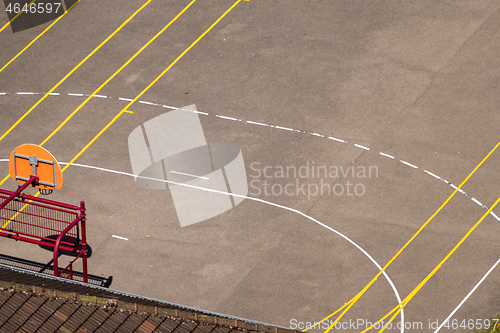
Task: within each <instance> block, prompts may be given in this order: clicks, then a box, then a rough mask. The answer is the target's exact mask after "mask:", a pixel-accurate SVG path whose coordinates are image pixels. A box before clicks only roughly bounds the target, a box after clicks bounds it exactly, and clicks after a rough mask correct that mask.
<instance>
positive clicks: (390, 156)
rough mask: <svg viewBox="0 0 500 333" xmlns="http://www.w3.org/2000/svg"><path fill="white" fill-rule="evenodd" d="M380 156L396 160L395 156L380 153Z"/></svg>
mask: <svg viewBox="0 0 500 333" xmlns="http://www.w3.org/2000/svg"><path fill="white" fill-rule="evenodd" d="M379 154H380V155H382V156H385V157H389V158H392V159H394V156H392V155H389V154H386V153H379Z"/></svg>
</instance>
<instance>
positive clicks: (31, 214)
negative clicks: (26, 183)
mask: <svg viewBox="0 0 500 333" xmlns="http://www.w3.org/2000/svg"><path fill="white" fill-rule="evenodd" d="M23 189H24V188H23ZM0 201H2V203H1V204H0V236H2V237H7V238H12V239H15V240H16V241H23V242H28V243H33V244H38V245H40V246H43V247H48V248H52V249H53V250H54V275H55V276H61V275H62V274H63V273H64V274H67V272H66V270H68V269H69V272H70V273H69V277H70V278H72V276H73V263H74V262H75V261H76V260H77V259H78V258H81V259H82V264H83V280H84V282H86V283H87V282H88V277H87V255H88V251H87V241H86V232H85V222H86V213H85V203H84V202H83V201H82V202H81V203H80V207H78V206H74V205H69V204H65V203H62V202H57V201H52V200H47V199H42V198H37V197H34V196H31V195H28V194H24V193H21V191H20V190H19V189H18V190H17V191H15V192H12V191H7V190H2V189H0ZM63 251H64V252H70V253H74V254H76V258H75V259H73V260H72V261H71V262H70V263H69V265H68V266H67V267H66V268H64V269H63V270H62V271H60V270H59V262H58V258H59V254H60V253H61V252H63Z"/></svg>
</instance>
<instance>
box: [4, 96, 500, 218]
mask: <svg viewBox="0 0 500 333" xmlns="http://www.w3.org/2000/svg"><path fill="white" fill-rule="evenodd" d="M42 94H43V93H37V92H16V93H8V92H0V96H8V95H26V96H29V95H42ZM49 95H50V96H65V95H67V96H75V97H90V96H92V95H89V94H83V93H54V92H52V93H50V94H49ZM94 97H96V95H94ZM99 97H101V98H103V99H118V100H120V101H125V102H131V101H133V99H131V98H124V97H118V98H114V97H111V96H103V95H100V96H99ZM137 102H138V103H141V104H146V105H151V106H155V107H162V108H166V109H172V110H181V111H186V112H192V113H196V114H201V115H204V116H210V115H211V114H210V113H207V112H202V111H199V110H196V111H195V110H188V109H183V108H178V107H174V106H170V105H165V104H161V103H155V102H149V101H142V100H138V101H137ZM124 112H126V113H133V111H130V110H126V111H124ZM215 117H217V118H219V119H227V120H233V121H238V122H241V123H245V124H249V125H258V126H264V127H270V128H276V127H277V126H276V125H270V124H265V123H261V122H256V121H251V120H243V119H238V118H234V117H228V116H223V115H215ZM293 131H294V132H297V133H302V134H309V135H312V136H316V137H320V138H326V139H329V140H333V141H337V142H340V143H344V144H349V145H351V146H353V147H356V148H361V147H364V146H361V145H359V144H355V143H350V142H348V141H345V140H342V139H339V138H335V137H332V136H325V135H322V134H318V133H315V132H310V133H307V132H305V131H302V130H297V129H294V130H293ZM360 146H361V147H360ZM365 148H366V149H365ZM361 149H364V150H369V151H371V152H373V153H376V154H379V155H380V156H384V157H387V158H389V159H391V160H394V161H396V162H399V163H402V164H403V165H406V166H409V167H411V168H413V169H418V170H420V171H422V172H424V173H425V174H427V175H429V176H431V177H433V178H435V179H437V180H440V181H442V182H444V183H445V184H446V185H448V186H450V187H451V188H453V189H457V186H456V185H454V184H453V183H451V182H449V181H447V180H446V179H445V178H443V177H440V176H438V175H436V174H434V173H432V172H430V171H428V170H426V169H423V168H421V167H418V166H417V165H414V164H412V163H409V162H406V161H403V160H401V159H398V158H396V157H394V156H392V155H389V154H386V153H383V152H378V153H377V152H376V151H374V150H372V149H371V148H368V147H364V148H361ZM0 185H2V183H1V182H0ZM458 192H460V193H461V194H462V195H464V196H466V197H467V198H468V199H470V200H471V201H472V202H474V203H475V204H476V205H478V206H479V207H481V208H483V209H485V210H488V207H487V206H486V205H484V204H483V203H482V202H480V201H479V200H477V199H476V198H474V197H472V196H471V195H470V194H469V193H467V192H465V191H464V190H462V189H461V188H458ZM490 214H491V216H493V218H495V219H496V220H497V221H499V222H500V217H499V216H498V215H497V214H495V212H493V211H492V212H491V213H490Z"/></svg>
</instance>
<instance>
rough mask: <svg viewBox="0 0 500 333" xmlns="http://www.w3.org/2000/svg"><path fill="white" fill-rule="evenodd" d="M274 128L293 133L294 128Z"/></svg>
mask: <svg viewBox="0 0 500 333" xmlns="http://www.w3.org/2000/svg"><path fill="white" fill-rule="evenodd" d="M274 128H277V129H280V130H285V131H290V132H293V128H288V127H283V126H274Z"/></svg>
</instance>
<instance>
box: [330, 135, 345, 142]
mask: <svg viewBox="0 0 500 333" xmlns="http://www.w3.org/2000/svg"><path fill="white" fill-rule="evenodd" d="M328 139H330V140H334V141H338V142H342V143H347V141H344V140H342V139H338V138H334V137H333V136H329V137H328Z"/></svg>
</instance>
